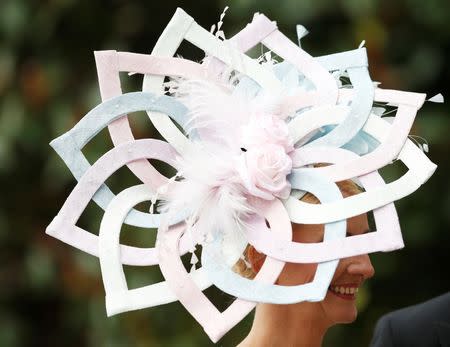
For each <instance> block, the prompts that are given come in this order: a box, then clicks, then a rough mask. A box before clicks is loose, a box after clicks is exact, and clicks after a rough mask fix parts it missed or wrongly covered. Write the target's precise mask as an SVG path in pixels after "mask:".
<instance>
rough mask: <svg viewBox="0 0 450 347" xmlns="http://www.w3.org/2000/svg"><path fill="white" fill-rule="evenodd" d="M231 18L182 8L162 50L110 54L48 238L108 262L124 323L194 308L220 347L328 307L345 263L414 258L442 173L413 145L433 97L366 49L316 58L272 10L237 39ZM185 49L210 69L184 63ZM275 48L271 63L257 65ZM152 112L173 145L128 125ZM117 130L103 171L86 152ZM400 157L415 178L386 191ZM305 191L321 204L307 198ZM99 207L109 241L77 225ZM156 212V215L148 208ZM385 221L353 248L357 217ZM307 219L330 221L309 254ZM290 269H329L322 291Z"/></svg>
mask: <svg viewBox="0 0 450 347" xmlns="http://www.w3.org/2000/svg"><path fill="white" fill-rule="evenodd" d="M223 15H224V14H222V16H221V18H220V22H219V24H218V28H217V30H218V31H217V32H216V34H213V33H211V32H209V31H207V30H205V29H203V28H202V27H200V26H199V25H198V24H197V23H196V22H195V21H194V20H193V18H192V17H190V16H189V15H188V14H186V13H185V12H184V11H183V10H181V9H178V10H177V11H176V12H175V14H174V16H173V18H172V19H171V21H170V22H169V24H168V25H167V27H166V28H165V29H164V31H163V33H162V35H161V37H160V38H159V40H158V42H157V43H156V45H155V47H154V48H153V50H152V52H151V54H136V53H129V52H117V51H100V52H96V53H95V58H96V64H97V70H98V77H99V85H100V92H101V96H102V102H101V103H100V104H99V105H98V106H97V107H95V108H94V109H92V110H91V111H90V112H89V113H87V114H86V115H85V116H84V117H83V118H82V119H81V120H80V121H79V122H78V123H77V124H76V125H75V126H74V127H73V128H72V129H71V130H69V131H68V132H67V133H65V134H63V135H61V136H60V137H58V138H57V139H55V140H53V141H52V142H51V146H52V147H53V148H54V149H55V151H56V152H57V153H58V155H59V156H60V157H61V159H62V160H63V161H64V162H65V164H66V165H67V166H68V168H69V169H70V170H71V171H72V173H73V175H74V177H75V178H76V179H77V180H78V183H77V185H76V186H75V188H74V189H73V190H72V192H71V193H70V195H69V197H68V198H67V200H66V201H65V203H64V205H63V206H62V208H61V210H60V211H59V213H58V214H57V215H56V217H55V218H54V219H53V221H52V222H51V224H50V225H49V226H48V227H47V230H46V232H47V234H49V235H52V236H53V237H56V238H58V239H60V240H62V241H63V242H66V243H68V244H70V245H72V246H74V247H76V248H78V249H81V250H83V251H85V252H87V253H90V254H92V255H95V256H97V257H99V259H100V265H101V272H102V277H103V283H104V287H105V292H106V311H107V314H108V316H110V315H114V314H118V313H121V312H126V311H132V310H136V309H142V308H147V307H151V306H157V305H162V304H166V303H170V302H173V301H177V300H178V301H180V302H181V303H182V304H183V306H184V307H185V308H186V309H187V310H188V311H189V312H190V314H191V315H192V316H193V317H194V318H195V319H196V320H197V321H198V322H199V323H200V325H201V326H202V327H203V329H204V330H205V332H206V333H207V334H208V336H209V337H210V338H211V340H212V341H214V342H217V341H218V340H219V339H220V338H221V337H222V336H223V335H224V334H225V333H226V332H227V331H229V330H230V329H231V328H232V327H233V326H235V325H236V324H237V323H238V322H239V321H240V320H242V319H243V318H244V317H245V316H246V315H247V314H248V313H249V312H250V311H251V310H252V309H253V308H254V307H255V305H256V304H257V303H258V302H264V303H275V304H290V303H298V302H302V301H320V300H323V298H324V297H325V295H326V292H327V289H328V287H329V285H330V281H331V279H332V278H333V275H334V271H335V269H336V267H337V264H338V262H339V259H342V258H345V257H350V256H354V255H359V254H364V253H370V252H377V251H383V252H385V251H391V250H395V249H399V248H402V247H403V241H402V236H401V231H400V226H399V222H398V217H397V213H396V210H395V207H394V201H396V200H398V199H401V198H402V197H404V196H407V195H409V194H411V193H412V192H414V191H415V190H416V189H418V188H419V187H420V186H421V185H422V184H423V183H425V182H426V181H427V180H428V179H429V177H430V176H431V175H432V174H433V172H434V171H435V169H436V165H435V164H433V163H432V162H431V161H430V160H429V159H428V158H427V156H426V155H425V153H424V151H423V150H422V148H419V147H417V146H416V145H415V144H414V143H413V142H412V141H411V140H410V139H409V138H408V134H409V131H410V129H411V126H412V124H413V121H414V118H415V115H416V113H417V111H418V110H419V109H420V108H421V107H422V105H423V103H424V101H425V95H424V94H420V93H412V92H404V91H398V90H389V89H382V88H380V86H379V84H378V83H375V82H373V81H372V80H371V79H370V75H369V72H368V60H367V55H366V50H365V48H364V47H359V48H357V49H354V50H350V51H346V52H339V53H334V54H329V55H326V56H320V57H313V56H311V55H310V54H309V53H307V52H306V51H304V50H303V49H302V48H301V47H300V46H299V45H296V44H294V43H293V42H291V41H290V40H289V39H287V38H286V36H284V35H283V34H282V33H281V32H280V31H279V30H278V28H277V25H276V23H275V22H272V21H270V20H269V19H268V18H267V17H266V16H265V15H263V14H259V13H256V14H255V15H254V18H253V20H252V22H251V23H249V24H248V25H247V26H246V27H245V28H243V29H242V30H241V31H240V32H239V33H238V34H236V35H235V36H233V37H232V38H230V39H225V36H224V33H223V31H222V30H221V26H222V20H223ZM298 29H299V30H298V33H299V39H301V38H302V36H303V35H304V34H305V32H306V31H305V30H301V29H302V27H301V26H299V27H298ZM183 40H187V41H189V42H191V43H192V44H194V45H195V46H197V47H198V48H200V49H201V50H203V51H204V52H205V59H204V60H203V62H202V63H197V62H194V61H191V60H188V59H186V58H175V57H174V55H175V53H176V51H177V48H178V47H179V45H180V43H181V42H182V41H183ZM260 44H262V45H263V46H265V47H267V49H268V50H269V51H268V52H267V53H266V54H264V55H263V56H262V57H261V58H259V59H252V58H250V57H249V56H248V55H247V54H246V52H247V51H248V50H250V49H251V48H252V47H254V46H256V45H260ZM275 54H276V55H277V57H278V58H277V59H278V60H279V61H276V60H275V59H273V58H272V57H273V55H275ZM120 72H130V73H138V74H142V75H143V76H144V81H143V90H142V91H136V92H132V93H125V94H122V90H121V85H120V79H119V73H120ZM167 78H169V82H165V79H167ZM342 80H346V81H347V82H346V83H345V84H343V83H342ZM430 101H438V102H442V101H443V100H442V99H441V97H440V96H436V97H434V98H433V99H430ZM387 107H389V108H391V109H393V110H394V111H390V113H389V114H390V116H391V117H389V118H387V117H384V116H383V114H384V112H385V109H386V108H387ZM139 111H146V112H147V114H148V116H149V119H150V121H151V122H152V124H153V125H154V127H155V128H156V129H157V130H158V132H159V133H160V135H161V137H162V139H163V140H159V139H153V138H148V139H135V138H134V137H133V134H132V131H131V127H130V124H129V122H128V118H127V114H132V113H134V112H139ZM106 127H108V130H109V133H110V135H111V138H112V140H113V144H114V147H113V148H112V149H111V150H109V151H108V152H107V153H105V154H104V155H102V156H101V157H100V158H99V159H98V160H97V161H96V162H94V163H90V162H89V161H88V160H87V159H86V157H85V156H84V154H83V152H82V150H83V147H84V146H85V145H86V144H87V143H89V141H90V140H91V139H92V138H93V137H95V136H96V135H97V134H98V133H100V132H101V130H102V129H104V128H106ZM149 159H156V160H159V161H162V162H165V163H166V164H168V165H170V166H171V167H173V168H174V169H175V170H176V174H175V175H174V176H172V177H166V176H164V175H163V174H161V173H160V172H159V171H158V170H157V169H156V168H155V167H153V165H152V164H151V162H150V161H149ZM398 160H400V161H402V162H403V164H404V165H405V166H406V167H407V172H406V173H405V174H404V175H403V176H401V177H399V178H398V179H396V180H394V181H391V182H390V183H385V182H384V180H383V178H382V176H381V175H380V173H379V172H378V170H379V169H381V168H383V167H385V166H387V165H390V164H391V163H392V162H394V161H398ZM317 163H327V164H329V165H328V166H323V167H315V166H314V164H317ZM123 166H127V167H128V168H129V169H130V170H131V172H132V173H133V174H134V175H136V177H137V178H138V179H139V180H140V181H142V184H139V185H135V186H132V187H129V188H127V189H125V190H123V191H121V192H120V193H118V194H117V195H115V194H114V193H113V192H112V191H111V190H110V189H109V188H108V186H107V185H106V183H105V182H106V180H107V179H108V178H109V177H110V176H111V175H113V174H114V173H115V172H116V171H117V170H119V169H120V168H122V167H123ZM348 179H352V180H355V181H357V182H358V184H360V185H361V186H362V187H363V188H364V192H362V193H361V194H358V195H354V196H350V197H346V198H344V197H343V196H342V194H341V192H340V190H339V189H338V187H337V185H336V182H338V181H342V180H348ZM305 192H310V193H312V194H313V195H315V196H316V197H317V198H318V199H319V200H320V202H321V203H320V204H309V203H306V202H303V201H300V200H299V199H298V197H299V196H301V195H302V194H304V193H305ZM90 200H93V201H95V202H96V203H97V204H98V205H99V206H100V207H101V208H102V209H103V210H104V211H105V212H104V215H103V219H102V222H101V225H100V230H99V233H98V236H97V235H96V232H95V231H92V230H84V229H83V228H81V227H79V226H77V225H76V224H77V221H78V219H79V217H80V215H81V214H82V212H83V210H84V209H85V208H86V206H87V204H88V203H89V202H90ZM144 201H150V203H151V209H150V211H149V213H145V212H142V211H139V210H137V209H135V208H134V207H135V206H136V205H137V204H139V203H141V202H144ZM156 206H158V207H157V208H156ZM369 211H373V215H374V219H375V224H376V231H374V232H371V233H367V234H363V235H357V236H352V237H346V219H347V218H350V217H352V216H355V215H359V214H362V213H366V212H369ZM293 222H294V223H303V224H325V233H324V240H323V242H321V243H315V244H302V243H297V242H293V241H292V224H291V223H293ZM124 223H125V224H128V225H132V226H137V227H143V228H148V232H149V233H154V232H157V241H156V244H155V245H154V247H147V248H144V247H134V246H128V245H122V244H121V243H120V233H121V226H122V225H123V224H124ZM248 244H251V245H253V246H254V247H255V248H256V249H258V250H259V251H260V252H262V253H264V254H266V255H267V257H266V260H265V262H264V264H263V266H262V268H261V270H260V271H259V272H258V274H257V275H256V277H255V278H254V279H247V278H243V277H241V276H240V275H239V274H236V273H234V272H233V271H232V267H233V265H234V264H235V263H236V262H237V261H238V260H239V259H240V258H241V257H242V254H243V252H244V250H245V248H246V247H247V245H248ZM200 248H201V259H197V255H196V253H194V251H195V250H196V249H200ZM189 252H191V253H192V256H191V266H192V267H191V269H186V268H185V266H184V265H183V263H182V261H181V259H180V257H181V256H182V255H183V254H186V253H189ZM285 262H295V263H318V267H317V272H316V275H315V277H314V281H313V282H311V283H307V284H304V285H298V286H289V287H287V286H281V285H276V284H274V283H275V282H276V280H277V278H278V276H279V274H280V273H281V271H282V269H283V266H284V264H285ZM123 264H126V265H132V266H159V268H160V270H161V272H162V274H163V276H164V281H162V282H159V283H153V284H149V285H147V286H143V287H139V288H134V289H129V288H128V286H127V281H126V278H125V274H124V271H123ZM200 264H201V265H200ZM211 285H215V286H216V287H217V288H219V289H221V290H223V291H224V292H226V293H228V294H230V295H233V296H235V297H236V300H235V301H234V302H233V303H232V304H231V305H230V306H229V307H228V308H227V309H225V310H224V311H222V312H220V311H219V310H218V309H217V308H216V307H215V306H214V305H213V304H212V303H211V302H210V301H209V299H208V298H207V297H206V296H205V295H204V293H203V290H205V289H206V288H208V287H210V286H211Z"/></svg>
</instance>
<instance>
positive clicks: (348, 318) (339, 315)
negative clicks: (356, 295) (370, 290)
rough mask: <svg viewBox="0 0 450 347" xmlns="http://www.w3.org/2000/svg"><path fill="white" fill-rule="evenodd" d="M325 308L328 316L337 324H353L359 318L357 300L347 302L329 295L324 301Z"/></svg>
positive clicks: (331, 294)
mask: <svg viewBox="0 0 450 347" xmlns="http://www.w3.org/2000/svg"><path fill="white" fill-rule="evenodd" d="M323 308H324V310H325V312H326V314H327V316H328V317H329V318H330V319H331V320H332V321H333V322H335V323H339V324H345V323H352V322H354V321H355V320H356V318H357V316H358V310H357V308H356V302H355V300H346V299H345V298H340V297H337V296H336V295H333V293H328V295H327V297H326V299H325V300H324V301H323Z"/></svg>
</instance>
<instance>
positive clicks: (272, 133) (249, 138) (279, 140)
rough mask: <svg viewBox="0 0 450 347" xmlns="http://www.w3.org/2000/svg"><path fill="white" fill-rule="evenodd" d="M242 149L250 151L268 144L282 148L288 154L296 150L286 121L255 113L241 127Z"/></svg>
mask: <svg viewBox="0 0 450 347" xmlns="http://www.w3.org/2000/svg"><path fill="white" fill-rule="evenodd" d="M241 139H242V147H244V148H246V149H249V148H251V147H254V146H261V145H264V144H267V143H272V144H276V145H279V146H282V147H283V148H284V151H285V152H286V153H289V152H291V151H293V150H294V144H293V141H292V139H291V138H290V137H289V129H288V127H287V124H286V122H285V121H284V120H282V119H280V118H278V117H277V116H274V115H271V114H267V113H254V114H252V115H251V116H250V119H249V121H248V123H247V124H246V125H244V126H242V127H241Z"/></svg>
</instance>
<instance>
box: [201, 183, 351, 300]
mask: <svg viewBox="0 0 450 347" xmlns="http://www.w3.org/2000/svg"><path fill="white" fill-rule="evenodd" d="M304 178H305V179H304V180H302V181H299V182H298V183H299V184H298V188H299V189H302V190H305V191H309V192H311V193H312V194H314V195H315V196H316V197H317V198H318V199H319V200H320V201H322V202H329V201H336V200H337V201H339V200H341V199H342V193H341V192H340V190H339V188H338V187H337V185H336V184H335V183H333V182H331V181H330V180H328V179H326V178H324V177H321V176H320V175H314V176H309V177H304ZM272 206H274V207H276V208H275V209H272V211H273V212H272V211H271V210H269V211H267V212H272V214H273V215H268V214H266V219H267V220H268V221H269V224H270V228H271V229H270V232H267V231H266V232H264V231H263V230H261V229H259V230H257V229H255V228H249V231H250V230H252V232H253V233H254V234H258V233H260V234H265V235H270V239H272V240H274V241H275V242H276V243H277V242H279V243H280V244H286V243H290V240H287V239H286V237H283V235H280V233H279V227H278V225H279V223H280V222H283V223H284V224H288V225H289V226H290V221H289V217H288V215H287V213H286V210H285V209H284V207H283V205H282V203H281V201H279V200H275V202H274V203H273V205H272ZM269 216H270V217H272V218H271V220H269V218H268V217H269ZM273 221H274V222H275V223H276V224H273ZM261 225H262V226H263V228H266V227H265V223H260V226H261ZM274 227H276V228H274ZM285 227H287V226H285ZM346 231H347V223H346V221H345V220H342V221H338V222H333V223H327V224H325V228H324V236H323V240H324V243H326V242H329V241H331V240H342V239H345V234H346ZM220 248H221V244H220V238H217V239H216V240H215V242H213V243H212V244H209V245H208V244H207V245H205V246H204V248H203V252H202V264H203V268H204V269H206V272H207V275H208V277H209V278H210V279H211V281H212V282H213V284H214V285H215V286H216V287H218V288H220V289H222V290H223V291H224V292H226V293H228V294H231V295H234V296H236V297H238V298H242V299H245V300H251V301H257V302H263V303H272V304H294V303H298V302H302V301H321V300H323V299H324V297H325V296H326V294H327V290H328V287H329V286H330V283H331V280H332V279H333V276H334V272H335V270H336V267H337V265H338V263H339V260H331V261H326V262H322V263H320V264H318V266H317V270H316V273H315V275H314V279H313V281H312V282H309V283H305V284H300V285H295V286H282V285H274V284H268V283H261V282H259V281H257V279H255V280H249V279H247V278H243V277H241V276H239V275H238V274H236V273H234V272H233V271H232V270H231V269H230V268H229V267H227V266H226V264H225V263H224V259H223V254H222V252H221V249H220ZM257 249H258V250H259V251H262V250H261V249H259V248H257ZM263 252H264V251H263ZM274 255H276V257H275V258H276V259H280V260H281V258H282V254H280V252H275V254H274ZM267 258H269V259H274V258H273V257H266V259H267ZM260 271H261V270H260ZM260 271H259V272H260ZM259 272H258V274H259Z"/></svg>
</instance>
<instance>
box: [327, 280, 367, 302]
mask: <svg viewBox="0 0 450 347" xmlns="http://www.w3.org/2000/svg"><path fill="white" fill-rule="evenodd" d="M358 287H359V285H358V284H354V283H349V284H332V285H331V286H330V287H329V288H328V291H330V292H331V293H332V294H334V295H336V296H337V297H339V298H341V299H344V300H355V298H356V294H357V293H358Z"/></svg>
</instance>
